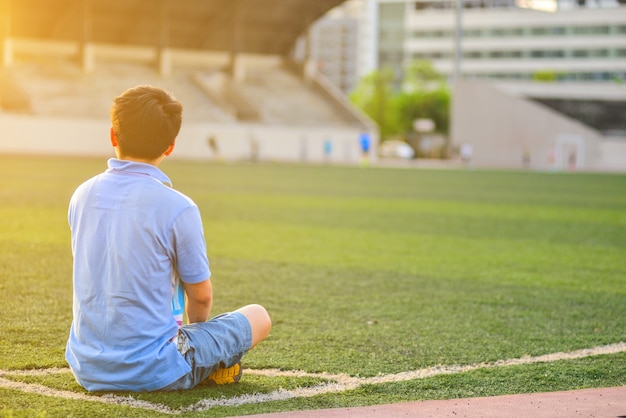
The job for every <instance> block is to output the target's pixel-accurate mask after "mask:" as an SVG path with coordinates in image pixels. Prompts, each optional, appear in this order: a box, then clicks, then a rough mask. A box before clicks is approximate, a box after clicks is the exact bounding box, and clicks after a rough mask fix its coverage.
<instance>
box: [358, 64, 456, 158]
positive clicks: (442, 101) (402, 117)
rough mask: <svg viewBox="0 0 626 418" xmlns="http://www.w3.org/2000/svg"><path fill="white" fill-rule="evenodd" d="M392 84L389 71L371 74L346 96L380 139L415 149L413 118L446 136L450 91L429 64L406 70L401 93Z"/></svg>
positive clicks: (448, 121) (448, 122) (417, 65)
mask: <svg viewBox="0 0 626 418" xmlns="http://www.w3.org/2000/svg"><path fill="white" fill-rule="evenodd" d="M393 83H394V75H393V72H392V71H391V70H387V69H386V70H381V71H374V72H373V73H371V74H369V75H367V76H365V77H364V78H363V79H362V80H361V82H360V83H359V84H358V85H357V87H356V89H355V90H354V91H353V93H352V94H351V95H350V99H351V101H352V103H354V104H355V105H356V106H357V107H359V108H360V109H361V110H363V111H364V112H365V113H366V114H368V115H369V116H370V117H371V118H372V119H373V120H374V121H375V122H376V123H378V125H379V128H380V136H381V140H383V141H384V140H386V139H389V138H391V137H396V138H397V137H401V138H404V139H405V140H409V142H410V143H412V144H413V146H414V147H415V144H416V143H417V142H419V138H416V134H415V131H414V128H413V123H414V121H415V119H432V120H433V121H434V122H435V132H436V133H439V134H442V135H444V136H446V137H447V135H448V132H449V124H450V89H449V88H448V85H447V83H446V79H445V77H444V76H443V75H442V74H441V73H439V72H438V71H437V70H436V69H435V68H434V67H433V66H432V64H431V63H430V62H428V61H415V62H414V63H413V64H411V65H410V66H409V67H408V68H407V69H406V72H405V76H404V82H403V88H402V90H396V89H394V88H393ZM416 151H417V150H416Z"/></svg>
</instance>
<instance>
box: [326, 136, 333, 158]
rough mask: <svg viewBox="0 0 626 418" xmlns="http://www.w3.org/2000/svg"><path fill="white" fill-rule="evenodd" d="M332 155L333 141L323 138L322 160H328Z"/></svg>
mask: <svg viewBox="0 0 626 418" xmlns="http://www.w3.org/2000/svg"><path fill="white" fill-rule="evenodd" d="M332 155H333V141H331V140H330V139H325V140H324V160H325V161H326V162H327V163H328V162H330V160H331V158H332Z"/></svg>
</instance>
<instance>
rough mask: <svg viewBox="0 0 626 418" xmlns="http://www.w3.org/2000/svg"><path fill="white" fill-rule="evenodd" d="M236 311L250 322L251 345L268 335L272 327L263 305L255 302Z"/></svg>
mask: <svg viewBox="0 0 626 418" xmlns="http://www.w3.org/2000/svg"><path fill="white" fill-rule="evenodd" d="M237 312H240V313H242V314H243V315H244V316H245V317H246V318H248V322H250V328H252V347H254V346H255V345H257V344H258V343H260V342H261V341H263V340H264V339H265V338H266V337H267V336H268V335H269V333H270V330H271V329H272V320H271V319H270V316H269V314H268V313H267V310H266V309H265V308H264V307H262V306H261V305H256V304H254V305H246V306H244V307H242V308H239V309H237ZM252 347H250V348H252Z"/></svg>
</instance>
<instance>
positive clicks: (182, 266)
mask: <svg viewBox="0 0 626 418" xmlns="http://www.w3.org/2000/svg"><path fill="white" fill-rule="evenodd" d="M173 233H174V250H175V253H176V254H175V260H176V261H175V262H176V270H177V271H178V274H179V275H180V278H181V280H182V281H183V282H185V283H192V284H193V283H200V282H203V281H204V280H206V279H208V278H209V277H211V270H210V269H209V259H208V257H207V252H206V241H205V238H204V228H203V226H202V218H201V217H200V211H199V210H198V207H197V206H195V205H194V206H190V207H189V208H187V209H185V210H184V211H182V212H181V213H180V215H179V216H178V217H177V218H176V219H175V221H174V224H173Z"/></svg>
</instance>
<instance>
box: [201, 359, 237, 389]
mask: <svg viewBox="0 0 626 418" xmlns="http://www.w3.org/2000/svg"><path fill="white" fill-rule="evenodd" d="M242 372H243V369H242V368H241V362H238V363H237V364H235V365H234V366H232V367H220V368H219V369H217V370H216V371H214V372H213V373H211V375H210V376H209V377H207V378H206V379H205V380H204V381H203V382H202V384H203V385H209V386H215V385H229V384H231V383H237V382H239V380H240V379H241V374H242Z"/></svg>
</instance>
